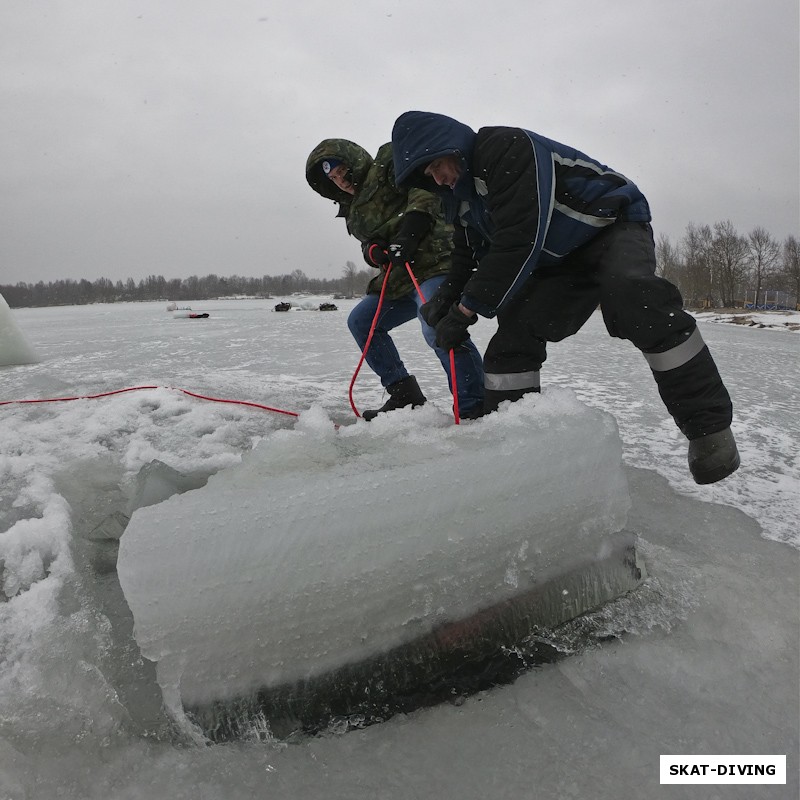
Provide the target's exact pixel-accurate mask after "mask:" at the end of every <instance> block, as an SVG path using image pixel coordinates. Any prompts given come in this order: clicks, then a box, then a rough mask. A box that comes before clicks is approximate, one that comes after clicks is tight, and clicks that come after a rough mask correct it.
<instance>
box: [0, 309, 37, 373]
mask: <svg viewBox="0 0 800 800" xmlns="http://www.w3.org/2000/svg"><path fill="white" fill-rule="evenodd" d="M38 361H39V357H38V356H37V355H36V351H35V350H34V349H33V347H31V345H30V344H28V342H27V341H26V339H25V337H24V336H23V334H22V331H21V330H20V329H19V326H18V325H17V323H16V321H15V320H14V317H13V315H12V312H11V309H10V308H9V307H8V303H7V302H6V299H5V297H3V295H2V294H0V367H10V366H13V365H15V364H35V363H37V362H38Z"/></svg>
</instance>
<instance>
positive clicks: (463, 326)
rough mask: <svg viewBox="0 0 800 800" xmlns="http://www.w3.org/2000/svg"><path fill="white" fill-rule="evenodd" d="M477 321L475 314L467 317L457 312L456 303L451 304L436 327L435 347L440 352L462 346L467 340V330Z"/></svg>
mask: <svg viewBox="0 0 800 800" xmlns="http://www.w3.org/2000/svg"><path fill="white" fill-rule="evenodd" d="M477 321H478V315H477V314H473V315H472V316H471V317H468V316H467V315H466V314H462V313H461V312H460V311H459V310H458V303H453V305H451V306H450V310H449V311H448V312H447V313H446V314H445V315H444V316H443V317H442V318H441V319H440V320H439V323H438V325H437V326H436V346H437V347H441V348H442V350H453V349H454V348H456V347H458V346H459V345H461V344H463V343H464V342H465V341H466V340H467V339H469V334H468V333H467V328H469V326H470V325H474V324H475V323H476V322H477Z"/></svg>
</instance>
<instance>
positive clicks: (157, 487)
mask: <svg viewBox="0 0 800 800" xmlns="http://www.w3.org/2000/svg"><path fill="white" fill-rule="evenodd" d="M207 480H208V476H207V475H185V474H184V473H182V472H179V471H178V470H176V469H173V468H172V467H170V466H169V464H165V463H164V462H163V461H159V460H158V459H153V460H152V461H151V462H149V463H148V464H145V465H144V466H143V467H142V468H141V469H140V470H139V472H138V473H137V474H136V479H135V482H134V488H133V495H132V497H131V499H130V502H129V503H128V512H129V514H132V513H133V512H134V511H135V510H136V509H137V508H144V507H145V506H152V505H155V504H157V503H162V502H164V500H166V499H167V498H168V497H172V495H174V494H182V493H183V492H188V491H189V490H190V489H199V488H200V487H201V486H205V483H206V481H207Z"/></svg>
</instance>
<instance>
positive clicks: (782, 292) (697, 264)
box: [656, 221, 800, 309]
mask: <svg viewBox="0 0 800 800" xmlns="http://www.w3.org/2000/svg"><path fill="white" fill-rule="evenodd" d="M656 260H657V263H658V272H659V274H660V275H662V276H663V277H664V278H666V279H667V280H669V281H671V282H672V283H674V284H675V285H676V286H677V287H678V288H679V289H680V291H681V294H682V295H683V299H684V303H685V304H686V306H687V307H689V308H719V307H725V308H745V307H746V308H750V307H752V308H767V309H770V308H790V309H797V308H798V303H799V302H800V243H798V240H797V238H796V237H795V236H789V237H787V238H786V240H785V241H784V242H782V243H781V242H779V241H778V240H777V239H775V238H774V237H773V236H771V235H770V234H769V233H768V232H767V231H766V230H765V229H764V228H762V227H756V228H753V230H752V231H750V233H748V234H746V235H740V234H739V233H738V232H737V231H736V229H735V228H734V227H733V225H732V224H731V223H730V222H729V221H725V222H716V223H714V225H713V227H711V226H708V225H701V226H698V225H689V226H688V227H687V228H686V233H685V234H684V236H683V237H682V238H681V240H680V241H679V243H678V244H677V245H673V244H672V242H671V241H670V240H669V238H668V237H667V236H665V235H663V234H662V235H660V236H659V237H658V239H657V241H656Z"/></svg>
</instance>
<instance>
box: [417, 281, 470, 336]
mask: <svg viewBox="0 0 800 800" xmlns="http://www.w3.org/2000/svg"><path fill="white" fill-rule="evenodd" d="M460 297H461V293H460V292H456V291H455V289H453V288H452V287H451V286H450V285H449V284H448V283H447V282H446V281H445V282H444V283H443V284H442V285H441V286H440V287H439V288H438V289H437V290H436V294H434V296H433V297H431V299H430V300H428V302H427V303H425V304H424V305H422V306H420V309H419V313H420V316H421V317H422V319H424V320H425V322H427V323H428V325H430V326H431V328H435V327H436V326H437V325H438V324H439V320H440V319H442V317H444V316H445V315H446V314H447V312H448V311H449V310H450V306H452V305H453V303H455V302H456V301H457V300H459V299H460Z"/></svg>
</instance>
